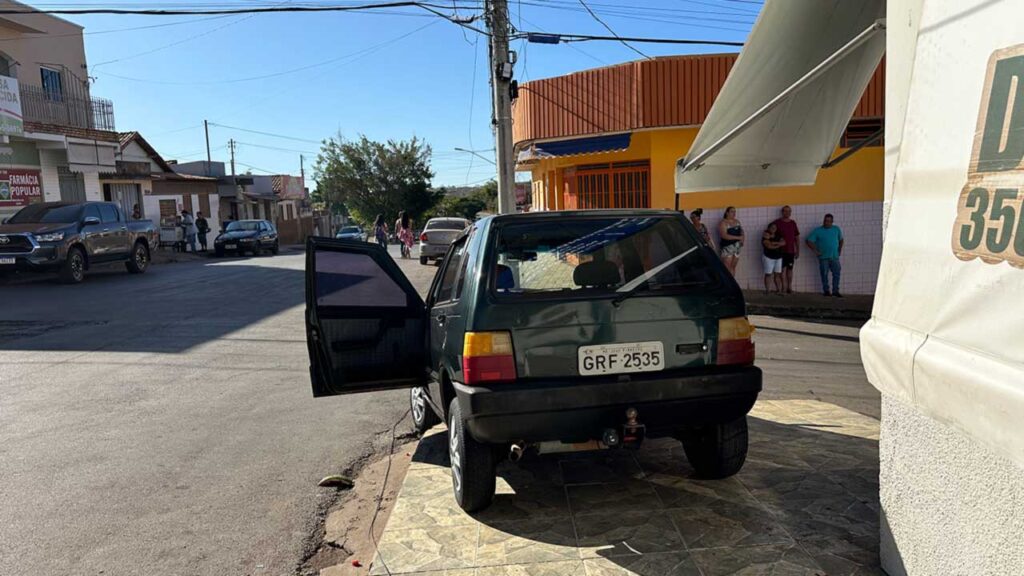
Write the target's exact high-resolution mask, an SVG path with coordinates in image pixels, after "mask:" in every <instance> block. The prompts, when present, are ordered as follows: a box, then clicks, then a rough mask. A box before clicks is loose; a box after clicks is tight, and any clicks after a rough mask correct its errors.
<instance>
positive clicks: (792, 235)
mask: <svg viewBox="0 0 1024 576" xmlns="http://www.w3.org/2000/svg"><path fill="white" fill-rule="evenodd" d="M792 215H793V209H792V208H790V207H789V206H783V207H782V217H781V218H779V219H777V220H776V221H775V222H772V224H775V228H776V229H778V231H779V236H781V237H782V240H783V241H784V242H785V243H786V244H785V245H784V246H783V247H782V289H783V291H785V293H786V294H792V293H793V266H794V265H795V264H796V259H797V258H799V257H800V227H799V226H797V225H796V220H793V219H792V218H791V216H792Z"/></svg>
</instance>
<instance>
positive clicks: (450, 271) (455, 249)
mask: <svg viewBox="0 0 1024 576" xmlns="http://www.w3.org/2000/svg"><path fill="white" fill-rule="evenodd" d="M465 254H466V239H465V238H463V239H462V240H459V241H458V242H456V243H455V244H454V245H453V246H452V253H451V255H450V256H449V257H448V258H447V259H446V260H445V266H444V270H443V271H442V272H441V282H440V283H439V284H438V288H437V298H436V299H435V302H436V303H437V304H442V303H444V302H449V301H451V300H454V299H455V280H456V279H457V278H458V273H459V270H460V269H461V267H462V260H463V256H465Z"/></svg>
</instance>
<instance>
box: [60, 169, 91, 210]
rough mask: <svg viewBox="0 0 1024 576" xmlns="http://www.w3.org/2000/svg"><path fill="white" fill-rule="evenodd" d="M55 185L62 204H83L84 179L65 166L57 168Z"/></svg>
mask: <svg viewBox="0 0 1024 576" xmlns="http://www.w3.org/2000/svg"><path fill="white" fill-rule="evenodd" d="M57 185H58V187H59V188H60V199H61V201H62V202H85V178H84V177H83V176H82V175H81V174H78V173H76V172H72V171H71V169H70V168H68V167H67V166H58V167H57Z"/></svg>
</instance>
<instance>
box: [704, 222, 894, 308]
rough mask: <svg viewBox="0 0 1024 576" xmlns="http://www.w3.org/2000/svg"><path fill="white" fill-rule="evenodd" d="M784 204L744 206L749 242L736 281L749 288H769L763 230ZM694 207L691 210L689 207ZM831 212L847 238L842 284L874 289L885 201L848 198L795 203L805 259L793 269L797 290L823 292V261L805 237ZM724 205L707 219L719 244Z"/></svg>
mask: <svg viewBox="0 0 1024 576" xmlns="http://www.w3.org/2000/svg"><path fill="white" fill-rule="evenodd" d="M779 210H780V207H779V206H771V207H761V208H739V209H737V216H736V217H737V218H739V220H740V223H741V224H743V229H744V231H745V232H746V236H747V242H746V244H745V245H744V246H743V253H742V255H741V256H740V263H739V266H738V268H737V269H736V281H737V282H739V284H740V286H741V287H743V288H747V289H763V288H764V269H763V268H762V267H761V234H762V233H763V232H764V229H765V228H766V227H767V226H768V224H769V223H770V222H772V221H773V220H775V219H776V218H778V217H779V216H780V214H779ZM687 213H689V211H687ZM827 213H831V214H832V215H833V216H834V217H835V223H836V225H837V226H839V227H840V228H842V230H843V237H844V238H845V240H846V242H845V244H844V247H843V256H842V259H841V263H842V266H843V271H842V275H841V283H840V285H839V289H840V290H841V291H842V292H844V293H849V294H874V292H875V284H876V282H877V281H878V265H879V262H880V261H881V258H882V203H881V202H848V203H840V204H803V205H794V206H793V219H794V220H796V222H797V224H798V225H799V226H800V243H801V244H800V259H799V260H797V262H796V267H795V268H794V270H793V290H794V291H797V292H815V293H817V292H820V291H821V280H820V276H819V273H818V261H817V259H816V258H815V257H814V253H812V252H811V250H810V249H809V248H807V245H806V244H804V243H803V242H804V240H805V239H806V238H807V236H808V235H809V234H810V233H811V230H814V229H815V228H816V227H818V226H821V221H822V219H823V218H824V217H825V214H827ZM721 219H722V211H721V210H718V209H707V210H705V211H704V216H703V218H702V221H703V222H704V224H705V225H706V226H707V227H708V231H709V232H710V233H711V239H712V240H713V241H714V242H715V245H716V246H717V245H718V243H719V241H720V239H719V238H718V223H719V221H720V220H721Z"/></svg>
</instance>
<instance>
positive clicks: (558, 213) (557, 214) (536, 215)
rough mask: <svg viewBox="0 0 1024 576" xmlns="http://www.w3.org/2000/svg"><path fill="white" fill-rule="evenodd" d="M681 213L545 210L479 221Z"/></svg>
mask: <svg viewBox="0 0 1024 576" xmlns="http://www.w3.org/2000/svg"><path fill="white" fill-rule="evenodd" d="M681 214H682V212H677V211H675V210H665V209H656V208H613V209H601V210H545V211H542V212H519V213H516V214H499V215H491V216H485V217H484V218H481V219H480V223H484V222H509V221H512V222H519V221H523V220H564V219H565V218H593V217H600V216H605V217H611V218H627V217H631V216H673V217H678V216H680V215H681Z"/></svg>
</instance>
